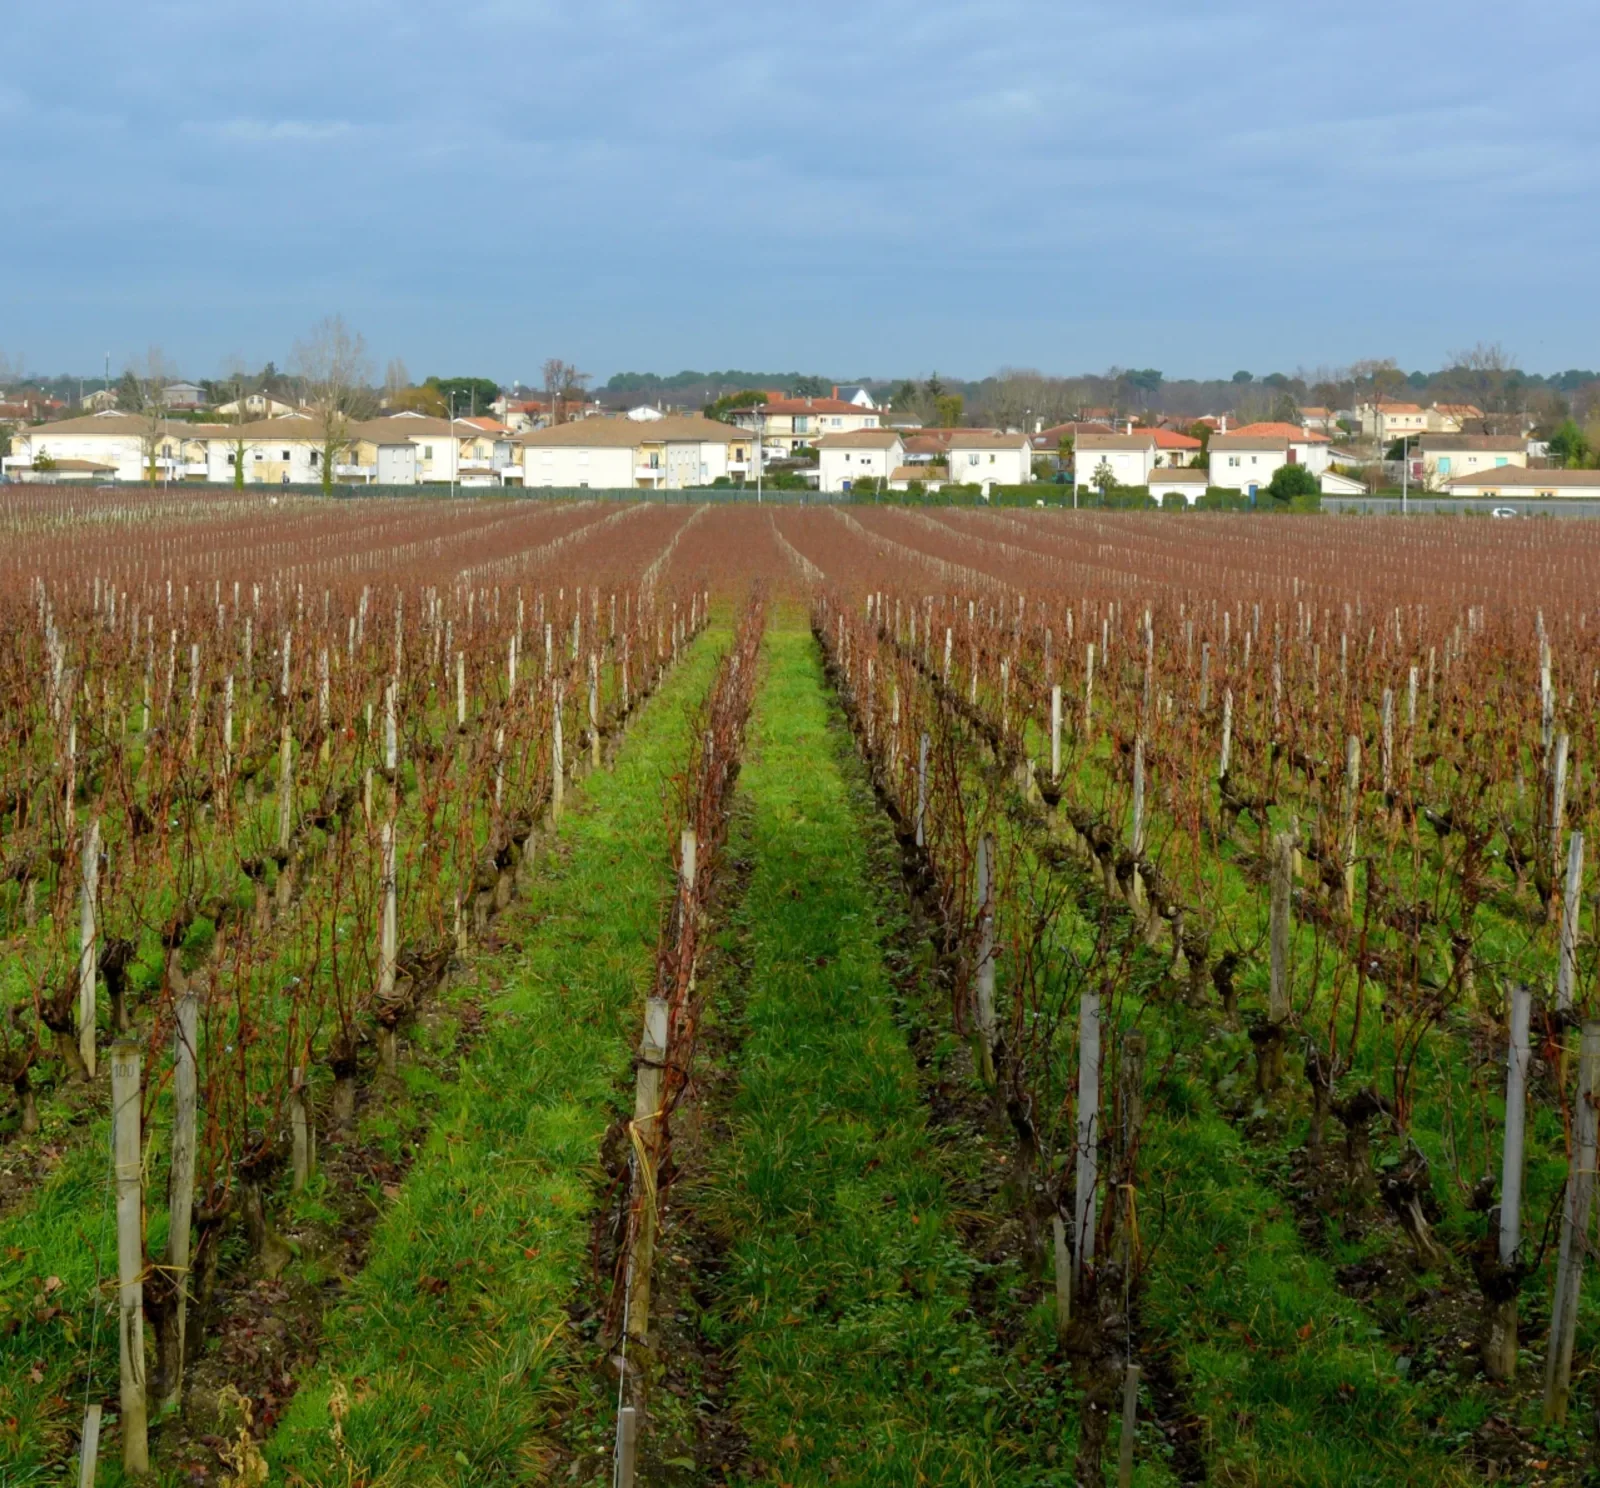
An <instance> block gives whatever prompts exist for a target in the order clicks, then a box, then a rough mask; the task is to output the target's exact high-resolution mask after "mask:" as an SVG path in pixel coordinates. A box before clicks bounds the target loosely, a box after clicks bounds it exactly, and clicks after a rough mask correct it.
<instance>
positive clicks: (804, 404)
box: [757, 398, 878, 418]
mask: <svg viewBox="0 0 1600 1488" xmlns="http://www.w3.org/2000/svg"><path fill="white" fill-rule="evenodd" d="M757 407H759V408H761V409H762V410H763V411H764V412H766V413H854V414H858V415H861V416H864V417H868V418H872V417H875V416H876V415H877V413H878V410H877V409H876V408H862V407H860V406H859V405H858V404H855V403H847V402H845V400H844V399H843V398H768V399H767V401H766V402H765V403H762V404H758V405H757Z"/></svg>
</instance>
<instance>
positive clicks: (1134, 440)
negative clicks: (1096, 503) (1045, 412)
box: [1045, 424, 1204, 490]
mask: <svg viewBox="0 0 1600 1488" xmlns="http://www.w3.org/2000/svg"><path fill="white" fill-rule="evenodd" d="M1057 427H1058V428H1078V429H1086V428H1090V427H1092V426H1089V425H1082V424H1080V425H1058V426H1057ZM1102 427H1103V426H1102ZM1045 432H1046V433H1047V434H1048V433H1051V432H1054V431H1051V430H1047V431H1045ZM1072 448H1073V460H1072V467H1073V471H1074V484H1076V485H1077V486H1078V488H1079V489H1080V490H1082V489H1085V488H1087V487H1090V486H1093V485H1095V484H1096V477H1097V476H1098V475H1099V474H1100V469H1101V466H1102V465H1105V466H1106V467H1108V468H1109V470H1110V472H1111V478H1112V479H1113V480H1114V481H1115V482H1116V483H1117V484H1118V485H1119V486H1148V485H1149V484H1150V475H1151V472H1152V471H1154V470H1156V469H1159V468H1163V467H1164V468H1166V469H1169V470H1172V469H1178V468H1181V467H1182V466H1185V465H1187V464H1188V463H1189V462H1190V461H1191V460H1192V459H1194V457H1195V456H1196V455H1198V454H1199V453H1200V451H1201V450H1202V449H1203V448H1204V446H1203V445H1202V444H1201V443H1200V441H1199V440H1198V439H1196V438H1195V437H1194V436H1193V435H1192V434H1182V433H1179V431H1178V430H1176V429H1165V428H1156V429H1134V430H1131V431H1130V432H1129V433H1126V434H1111V433H1098V432H1096V433H1080V434H1077V435H1075V436H1074V440H1073V447H1072Z"/></svg>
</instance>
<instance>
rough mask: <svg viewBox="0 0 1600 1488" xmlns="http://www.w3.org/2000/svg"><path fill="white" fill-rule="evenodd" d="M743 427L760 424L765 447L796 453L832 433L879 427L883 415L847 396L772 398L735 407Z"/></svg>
mask: <svg viewBox="0 0 1600 1488" xmlns="http://www.w3.org/2000/svg"><path fill="white" fill-rule="evenodd" d="M729 417H730V418H732V420H733V421H734V423H735V424H736V425H738V427H739V428H741V429H749V430H754V429H755V428H756V427H757V425H758V423H759V426H760V429H761V443H762V447H763V448H764V449H767V450H770V451H774V452H776V451H780V450H781V451H782V452H783V454H785V455H792V454H793V453H794V452H795V451H796V450H797V449H804V448H806V447H807V446H809V445H813V444H816V443H817V441H818V440H820V439H822V438H823V437H824V436H826V435H829V434H851V433H855V432H856V431H858V430H861V429H876V428H878V427H879V426H880V422H881V415H880V414H879V412H878V410H877V409H876V408H863V407H861V406H860V405H859V404H857V403H847V402H846V401H845V400H844V399H843V398H769V399H768V400H767V401H766V402H765V403H758V404H756V405H754V406H752V407H750V408H735V409H734V410H733V412H732V413H731V414H730V415H729Z"/></svg>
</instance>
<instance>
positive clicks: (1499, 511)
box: [1489, 506, 1517, 517]
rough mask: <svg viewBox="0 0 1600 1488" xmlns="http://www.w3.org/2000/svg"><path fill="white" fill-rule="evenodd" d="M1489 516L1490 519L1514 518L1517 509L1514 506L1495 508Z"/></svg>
mask: <svg viewBox="0 0 1600 1488" xmlns="http://www.w3.org/2000/svg"><path fill="white" fill-rule="evenodd" d="M1489 515H1490V516H1491V517H1514V516H1516V515H1517V509H1516V507H1514V506H1497V507H1495V509H1494V510H1493V511H1492V512H1490V513H1489Z"/></svg>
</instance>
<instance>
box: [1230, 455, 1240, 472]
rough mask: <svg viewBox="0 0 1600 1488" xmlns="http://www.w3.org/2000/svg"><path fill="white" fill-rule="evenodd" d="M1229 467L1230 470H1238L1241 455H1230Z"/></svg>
mask: <svg viewBox="0 0 1600 1488" xmlns="http://www.w3.org/2000/svg"><path fill="white" fill-rule="evenodd" d="M1228 468H1229V469H1230V470H1237V469H1238V468H1239V457H1238V456H1237V455H1229V456H1228Z"/></svg>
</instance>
